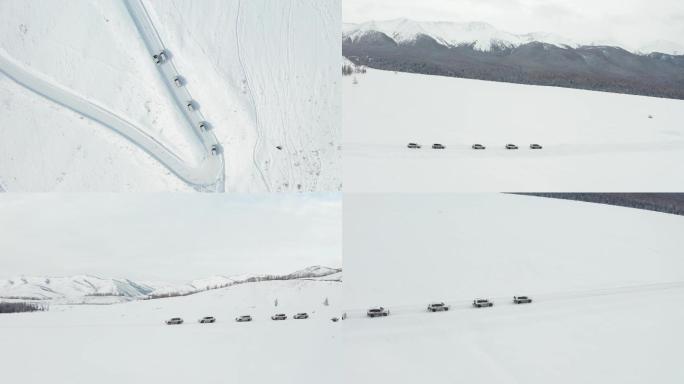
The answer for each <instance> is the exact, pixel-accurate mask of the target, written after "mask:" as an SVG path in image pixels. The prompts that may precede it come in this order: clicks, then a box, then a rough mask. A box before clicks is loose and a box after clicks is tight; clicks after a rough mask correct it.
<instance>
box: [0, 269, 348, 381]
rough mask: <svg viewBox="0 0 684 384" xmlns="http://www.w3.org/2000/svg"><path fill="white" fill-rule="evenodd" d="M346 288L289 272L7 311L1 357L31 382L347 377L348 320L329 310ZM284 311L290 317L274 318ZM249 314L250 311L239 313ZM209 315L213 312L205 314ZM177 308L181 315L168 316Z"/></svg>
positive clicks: (0, 326) (10, 370) (1, 325)
mask: <svg viewBox="0 0 684 384" xmlns="http://www.w3.org/2000/svg"><path fill="white" fill-rule="evenodd" d="M341 293H342V292H341V284H340V283H339V282H330V281H316V280H290V281H276V282H260V283H248V284H242V285H238V286H233V287H230V288H223V289H218V290H212V291H207V292H202V293H198V294H195V295H190V296H184V297H175V298H168V299H155V300H144V301H133V302H128V303H121V304H113V305H74V306H70V305H53V306H51V308H50V311H48V312H35V313H23V314H4V315H2V316H0V343H1V344H2V345H3V346H5V347H4V348H2V349H1V351H0V361H2V365H3V374H4V375H5V377H10V378H15V379H16V380H20V381H22V382H27V383H40V382H70V383H93V382H97V383H121V382H127V383H152V382H154V383H157V382H159V383H170V384H173V383H189V382H203V383H227V382H234V383H269V382H279V383H319V382H321V380H322V379H324V380H326V382H331V383H338V382H339V383H342V381H340V377H341V365H340V360H341V344H340V342H341V328H340V327H341V325H342V324H341V322H336V323H335V322H332V321H331V320H330V319H331V318H332V317H333V316H340V311H339V308H340V300H341ZM326 298H327V299H328V301H329V306H325V305H323V302H324V300H325V299H326ZM275 299H277V300H278V307H274V300H275ZM280 312H282V313H286V314H287V315H288V319H287V320H286V321H272V320H271V319H270V316H271V315H273V314H275V313H280ZM297 312H308V313H309V316H310V318H309V319H306V320H293V319H292V315H294V314H295V313H297ZM244 314H251V315H252V317H253V319H254V320H253V321H252V322H250V323H237V322H235V321H234V318H235V317H237V316H239V315H244ZM204 316H214V317H216V319H217V322H216V323H214V324H199V323H198V322H197V320H198V319H200V318H202V317H204ZM171 317H182V318H183V319H184V320H185V323H184V324H182V325H173V326H171V325H166V324H164V321H165V320H167V319H169V318H171Z"/></svg>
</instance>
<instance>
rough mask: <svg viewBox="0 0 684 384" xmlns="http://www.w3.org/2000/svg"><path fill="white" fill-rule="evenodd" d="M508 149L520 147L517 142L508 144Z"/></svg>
mask: <svg viewBox="0 0 684 384" xmlns="http://www.w3.org/2000/svg"><path fill="white" fill-rule="evenodd" d="M506 149H518V146H517V145H515V144H506Z"/></svg>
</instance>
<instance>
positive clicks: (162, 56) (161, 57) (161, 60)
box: [152, 50, 167, 65]
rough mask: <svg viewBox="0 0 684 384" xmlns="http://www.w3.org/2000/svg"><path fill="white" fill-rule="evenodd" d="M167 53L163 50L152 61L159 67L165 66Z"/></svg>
mask: <svg viewBox="0 0 684 384" xmlns="http://www.w3.org/2000/svg"><path fill="white" fill-rule="evenodd" d="M166 58H167V57H166V51H164V50H162V51H160V52H159V53H157V54H156V55H153V56H152V59H153V60H154V63H155V64H157V65H160V64H163V63H164V62H165V61H166Z"/></svg>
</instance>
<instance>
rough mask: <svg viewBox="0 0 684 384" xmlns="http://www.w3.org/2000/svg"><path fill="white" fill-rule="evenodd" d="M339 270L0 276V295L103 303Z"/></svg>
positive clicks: (333, 276)
mask: <svg viewBox="0 0 684 384" xmlns="http://www.w3.org/2000/svg"><path fill="white" fill-rule="evenodd" d="M341 273H342V272H341V269H335V268H328V267H322V266H312V267H307V268H305V269H302V270H298V271H295V272H292V273H288V274H282V275H264V274H252V275H249V274H248V275H240V276H221V275H217V276H211V277H208V278H204V279H196V280H192V281H190V282H188V283H185V284H173V283H164V282H147V281H145V282H134V281H131V280H128V279H108V278H100V277H97V276H85V275H81V276H69V277H24V276H22V277H17V278H10V279H0V298H5V299H24V300H51V301H52V302H55V303H81V304H91V303H94V304H103V303H111V302H122V301H129V300H140V299H147V298H163V297H169V296H180V295H189V294H194V293H198V292H202V291H207V290H212V289H220V288H226V287H230V286H233V285H239V284H245V283H253V282H259V281H264V280H297V279H320V280H324V281H341Z"/></svg>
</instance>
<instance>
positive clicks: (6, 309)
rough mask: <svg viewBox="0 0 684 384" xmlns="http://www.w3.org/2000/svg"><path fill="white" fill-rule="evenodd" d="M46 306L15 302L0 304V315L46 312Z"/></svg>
mask: <svg viewBox="0 0 684 384" xmlns="http://www.w3.org/2000/svg"><path fill="white" fill-rule="evenodd" d="M47 310H48V305H47V304H38V303H27V302H16V303H0V313H18V312H36V311H47Z"/></svg>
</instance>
